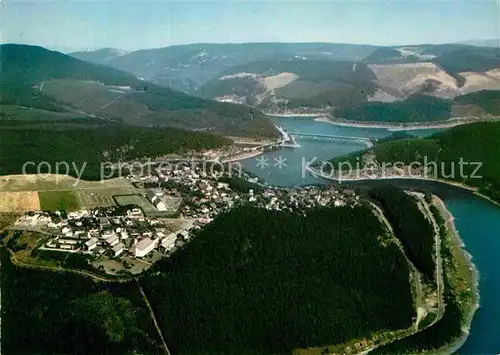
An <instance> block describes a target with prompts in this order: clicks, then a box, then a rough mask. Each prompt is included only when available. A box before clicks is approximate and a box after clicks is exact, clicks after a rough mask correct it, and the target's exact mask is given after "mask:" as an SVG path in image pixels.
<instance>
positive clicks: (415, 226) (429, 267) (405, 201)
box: [369, 186, 436, 280]
mask: <svg viewBox="0 0 500 355" xmlns="http://www.w3.org/2000/svg"><path fill="white" fill-rule="evenodd" d="M369 195H370V197H371V198H373V199H375V200H376V201H377V202H378V203H379V204H380V205H381V206H382V209H383V211H384V214H385V215H386V216H387V219H388V220H389V222H390V223H391V225H392V227H393V229H394V233H395V236H396V237H397V238H398V239H399V240H400V241H401V244H402V245H403V247H404V248H405V251H406V255H407V256H408V258H409V259H410V261H411V262H412V263H413V264H414V265H415V266H416V267H417V269H419V270H420V271H421V272H422V273H423V274H424V275H425V276H426V277H427V278H428V279H429V280H434V279H435V278H436V277H435V268H436V265H435V260H434V259H435V257H434V256H435V250H434V229H433V228H432V226H431V224H430V222H429V221H428V220H426V219H425V217H424V215H423V214H422V212H420V210H419V208H418V206H417V201H416V200H415V198H414V197H412V196H410V195H408V194H406V193H405V192H404V191H402V190H400V189H398V188H395V187H390V186H387V187H381V188H377V189H373V190H370V193H369Z"/></svg>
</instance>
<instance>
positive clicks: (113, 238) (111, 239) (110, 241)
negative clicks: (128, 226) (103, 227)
mask: <svg viewBox="0 0 500 355" xmlns="http://www.w3.org/2000/svg"><path fill="white" fill-rule="evenodd" d="M104 241H105V242H106V243H107V244H108V245H109V246H110V247H112V246H113V245H116V244H118V243H119V242H120V239H119V238H118V236H117V235H116V234H112V235H110V236H109V237H107V238H106V239H104Z"/></svg>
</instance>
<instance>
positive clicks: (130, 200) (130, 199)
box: [114, 195, 158, 214]
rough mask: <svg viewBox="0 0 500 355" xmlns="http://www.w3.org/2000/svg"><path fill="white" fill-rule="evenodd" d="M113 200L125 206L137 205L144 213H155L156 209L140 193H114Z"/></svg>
mask: <svg viewBox="0 0 500 355" xmlns="http://www.w3.org/2000/svg"><path fill="white" fill-rule="evenodd" d="M114 198H115V200H116V203H117V204H118V205H120V206H126V205H137V206H139V207H140V208H141V209H142V210H143V211H144V213H146V214H151V213H156V212H158V210H157V209H156V207H155V206H153V205H152V204H151V203H150V202H149V201H148V199H147V198H145V197H144V196H141V195H124V196H117V195H115V197H114Z"/></svg>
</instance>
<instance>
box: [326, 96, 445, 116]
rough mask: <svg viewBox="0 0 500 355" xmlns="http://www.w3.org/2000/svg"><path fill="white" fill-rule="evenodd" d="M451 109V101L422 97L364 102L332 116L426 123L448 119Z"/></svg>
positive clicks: (349, 106) (336, 112)
mask: <svg viewBox="0 0 500 355" xmlns="http://www.w3.org/2000/svg"><path fill="white" fill-rule="evenodd" d="M451 108H452V103H451V101H447V100H443V99H439V98H436V97H432V96H425V95H422V96H413V97H410V98H408V99H406V100H404V101H396V102H390V103H386V102H366V103H361V104H359V105H355V106H351V105H347V106H340V107H338V108H337V109H335V112H334V114H335V116H337V117H342V118H344V119H346V120H350V121H367V122H428V121H442V120H446V119H448V118H450V117H451Z"/></svg>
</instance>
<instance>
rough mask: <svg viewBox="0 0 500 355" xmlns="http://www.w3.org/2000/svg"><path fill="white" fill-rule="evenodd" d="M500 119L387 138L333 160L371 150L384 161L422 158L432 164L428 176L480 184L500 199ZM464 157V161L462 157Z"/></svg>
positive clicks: (352, 158)
mask: <svg viewBox="0 0 500 355" xmlns="http://www.w3.org/2000/svg"><path fill="white" fill-rule="evenodd" d="M499 137H500V122H478V123H472V124H468V125H462V126H458V127H454V128H451V129H450V130H448V131H444V132H440V133H436V134H434V135H433V136H430V137H427V138H414V139H402V140H397V141H393V142H384V143H381V144H377V145H375V146H374V147H372V148H370V149H368V150H364V151H361V152H357V153H354V154H352V155H350V156H347V157H339V158H335V159H333V160H332V161H333V162H334V166H338V164H339V162H341V161H351V162H354V163H355V162H356V161H357V159H360V161H363V158H362V156H363V155H364V154H365V153H366V152H367V151H372V152H373V153H374V154H375V159H376V161H377V162H378V164H379V166H381V165H382V164H383V163H394V162H403V163H405V164H410V163H411V162H420V163H422V164H424V163H425V164H428V165H427V168H428V176H429V177H438V178H444V179H449V180H453V181H456V182H459V183H464V184H467V185H470V186H474V187H478V188H479V191H480V192H482V193H484V194H486V195H488V196H490V197H491V198H493V199H495V200H496V201H500V161H499V159H498V157H500V144H498V139H499ZM461 160H462V164H460V161H461Z"/></svg>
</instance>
